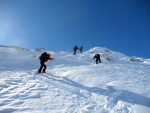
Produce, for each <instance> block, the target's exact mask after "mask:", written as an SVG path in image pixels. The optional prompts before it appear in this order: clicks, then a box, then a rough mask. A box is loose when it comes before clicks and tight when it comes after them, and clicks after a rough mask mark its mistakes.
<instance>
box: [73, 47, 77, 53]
mask: <svg viewBox="0 0 150 113" xmlns="http://www.w3.org/2000/svg"><path fill="white" fill-rule="evenodd" d="M77 49H78V46H74V48H73V50H74V55H76V51H77Z"/></svg>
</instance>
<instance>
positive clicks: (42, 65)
mask: <svg viewBox="0 0 150 113" xmlns="http://www.w3.org/2000/svg"><path fill="white" fill-rule="evenodd" d="M40 63H41V67H40V69H39V70H38V72H39V73H40V72H41V70H42V68H43V67H44V68H43V72H45V70H46V65H45V64H44V62H43V61H41V62H40Z"/></svg>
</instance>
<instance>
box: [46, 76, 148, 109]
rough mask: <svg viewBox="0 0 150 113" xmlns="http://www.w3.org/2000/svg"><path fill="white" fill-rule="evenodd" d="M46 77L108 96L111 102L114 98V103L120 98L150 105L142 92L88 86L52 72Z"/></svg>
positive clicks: (132, 102)
mask: <svg viewBox="0 0 150 113" xmlns="http://www.w3.org/2000/svg"><path fill="white" fill-rule="evenodd" d="M44 77H46V78H47V79H51V80H54V81H57V82H60V83H64V84H67V85H70V86H73V87H76V88H79V89H82V90H86V91H88V92H92V93H97V94H99V95H104V96H108V99H109V100H110V102H112V101H111V100H112V99H114V100H113V102H114V104H115V103H117V102H118V101H119V100H121V101H124V102H128V103H131V104H138V105H142V106H147V107H150V98H148V97H144V96H142V95H140V94H137V93H134V92H131V91H128V90H117V89H115V88H114V87H113V86H107V89H102V88H98V87H87V86H84V85H82V84H79V83H77V82H75V81H72V80H70V79H68V78H66V77H59V76H55V75H51V74H50V75H49V76H44ZM51 77H53V78H51ZM60 78H62V79H60ZM66 90H67V91H68V90H69V89H66ZM82 96H83V95H82Z"/></svg>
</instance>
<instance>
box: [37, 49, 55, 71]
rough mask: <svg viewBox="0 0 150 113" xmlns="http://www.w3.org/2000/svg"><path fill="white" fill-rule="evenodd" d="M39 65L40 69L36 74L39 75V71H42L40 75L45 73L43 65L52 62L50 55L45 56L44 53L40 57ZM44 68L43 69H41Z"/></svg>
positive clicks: (45, 53)
mask: <svg viewBox="0 0 150 113" xmlns="http://www.w3.org/2000/svg"><path fill="white" fill-rule="evenodd" d="M39 59H40V63H41V67H40V69H39V70H38V74H40V73H41V70H42V69H43V70H42V73H46V65H45V64H44V63H45V62H47V61H48V60H54V58H50V54H47V52H44V53H43V54H42V55H41V56H40V57H39ZM43 67H44V68H43Z"/></svg>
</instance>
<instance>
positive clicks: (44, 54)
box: [39, 52, 47, 60]
mask: <svg viewBox="0 0 150 113" xmlns="http://www.w3.org/2000/svg"><path fill="white" fill-rule="evenodd" d="M46 56H47V53H46V52H44V53H43V54H42V55H41V56H40V57H39V59H40V60H45V59H46Z"/></svg>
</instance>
